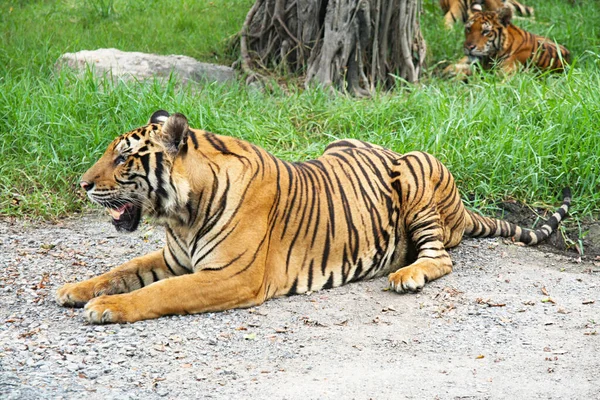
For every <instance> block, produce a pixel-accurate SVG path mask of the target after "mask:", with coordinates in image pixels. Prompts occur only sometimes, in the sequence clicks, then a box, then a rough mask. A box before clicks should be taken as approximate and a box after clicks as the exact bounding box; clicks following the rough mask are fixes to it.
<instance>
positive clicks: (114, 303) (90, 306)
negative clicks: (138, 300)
mask: <svg viewBox="0 0 600 400" xmlns="http://www.w3.org/2000/svg"><path fill="white" fill-rule="evenodd" d="M84 310H85V318H86V319H87V320H88V322H89V323H91V324H114V323H124V322H135V321H139V320H140V319H141V318H138V317H137V312H136V311H135V306H133V305H132V302H131V301H130V300H129V299H128V295H127V294H123V295H114V296H100V297H96V298H95V299H92V300H90V301H89V302H88V303H87V304H86V305H85V308H84Z"/></svg>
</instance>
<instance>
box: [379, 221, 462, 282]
mask: <svg viewBox="0 0 600 400" xmlns="http://www.w3.org/2000/svg"><path fill="white" fill-rule="evenodd" d="M408 235H409V239H410V240H412V242H413V243H414V245H415V247H416V250H417V253H418V255H417V260H416V261H415V262H414V263H412V264H410V265H408V266H406V267H403V268H400V269H399V270H397V271H396V272H393V273H391V274H390V275H389V276H388V279H389V285H390V288H391V289H392V290H394V291H396V292H398V293H404V292H416V291H419V290H421V289H422V288H423V287H424V286H425V284H426V283H427V282H430V281H432V280H434V279H437V278H440V277H442V276H444V275H447V274H449V273H450V272H452V260H451V259H450V255H449V254H448V252H447V251H446V249H445V246H444V242H443V237H444V232H443V229H442V226H441V224H440V218H439V215H438V214H437V213H436V212H435V210H429V211H427V212H426V213H425V215H421V216H420V217H419V218H415V221H414V222H413V223H411V224H409V226H408Z"/></svg>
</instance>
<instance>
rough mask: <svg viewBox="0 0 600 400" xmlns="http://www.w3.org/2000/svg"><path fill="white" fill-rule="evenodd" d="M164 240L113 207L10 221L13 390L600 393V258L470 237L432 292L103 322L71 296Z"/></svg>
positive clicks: (0, 368)
mask: <svg viewBox="0 0 600 400" xmlns="http://www.w3.org/2000/svg"><path fill="white" fill-rule="evenodd" d="M162 242H163V239H162V231H161V229H160V228H152V227H150V226H149V225H145V226H143V227H142V229H140V230H139V231H138V232H136V233H134V234H130V235H123V234H118V233H116V232H114V230H113V228H112V226H111V225H110V224H109V223H108V222H107V221H106V217H99V216H97V215H86V216H84V217H78V218H76V219H70V220H66V221H64V222H62V223H60V224H53V225H51V224H36V225H35V226H34V225H31V224H29V223H25V222H23V221H3V222H0V397H1V398H6V399H38V398H49V397H51V398H58V397H62V398H82V397H84V396H85V397H86V398H89V399H106V398H115V399H123V398H133V399H137V398H144V399H148V398H149V399H153V398H172V399H186V398H190V399H191V398H222V399H230V398H233V397H234V396H235V397H237V398H261V399H334V398H336V399H339V398H343V399H370V398H372V399H388V398H406V399H466V398H468V399H517V398H521V399H522V398H527V399H592V398H600V380H599V379H598V373H599V372H600V357H599V356H598V354H599V353H600V352H599V350H600V338H599V336H600V334H599V333H598V331H600V263H599V262H598V261H596V262H594V261H584V262H577V261H578V260H577V256H576V255H570V254H563V255H560V254H551V253H547V252H541V251H540V250H539V249H535V248H524V247H519V246H516V245H513V244H508V243H507V242H505V241H503V240H465V241H464V242H463V243H462V244H461V245H460V246H459V247H458V248H456V249H455V250H453V251H452V253H451V256H452V257H453V259H454V261H455V269H454V272H453V273H452V274H451V275H449V276H446V277H444V278H442V279H440V280H438V281H435V282H432V283H431V284H429V285H428V286H426V288H425V289H424V290H423V291H422V292H421V293H419V294H416V295H415V294H410V295H397V294H395V293H392V292H389V291H386V290H385V288H386V286H387V282H386V280H385V279H377V280H373V281H369V282H361V283H354V284H350V285H348V286H345V287H342V288H337V289H333V290H327V291H321V292H315V293H312V294H310V295H301V296H294V297H288V298H280V299H276V300H271V301H268V302H267V303H265V304H264V305H262V306H260V307H256V308H253V309H247V310H233V311H228V312H223V313H211V314H203V315H193V316H186V317H178V316H174V317H165V318H161V319H158V320H153V321H143V322H139V323H135V324H130V325H108V326H91V325H88V324H87V323H85V322H84V320H83V316H82V312H81V310H72V309H66V308H61V307H59V306H58V305H57V304H56V303H55V302H54V299H53V296H54V292H55V290H56V289H57V288H58V287H59V286H61V285H62V284H63V283H65V282H69V281H75V280H81V279H85V278H87V277H90V276H92V275H94V274H98V273H100V272H103V271H106V270H108V269H109V268H110V267H113V266H116V265H118V264H119V263H121V262H123V261H126V260H128V259H129V258H132V257H134V256H136V255H140V254H143V253H145V252H147V251H149V250H151V249H156V248H158V247H160V246H161V244H162Z"/></svg>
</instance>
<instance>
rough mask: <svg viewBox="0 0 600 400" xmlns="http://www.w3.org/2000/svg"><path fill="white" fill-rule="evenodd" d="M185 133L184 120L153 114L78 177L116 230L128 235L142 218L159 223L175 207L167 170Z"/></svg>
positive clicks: (175, 195) (183, 143)
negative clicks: (154, 218) (149, 217)
mask: <svg viewBox="0 0 600 400" xmlns="http://www.w3.org/2000/svg"><path fill="white" fill-rule="evenodd" d="M188 131H189V126H188V122H187V119H186V118H185V116H183V115H181V114H173V115H172V116H170V115H169V113H167V112H166V111H163V110H160V111H157V112H155V113H154V114H153V115H152V117H151V118H150V121H149V122H148V124H147V125H145V126H143V127H141V128H137V129H134V130H132V131H130V132H127V133H125V134H123V135H121V136H119V137H118V138H116V139H115V140H113V141H112V143H110V145H109V146H108V148H107V149H106V151H105V152H104V154H103V155H102V157H101V158H100V159H99V160H98V161H97V162H96V163H95V164H94V165H93V166H92V167H91V168H90V169H89V170H88V171H87V172H86V173H85V174H83V176H82V177H81V182H80V186H81V187H82V188H83V189H84V190H85V191H86V192H87V195H88V197H89V198H90V200H92V201H93V202H94V203H97V204H99V205H101V206H103V207H106V208H107V209H108V210H109V211H110V214H111V216H112V218H113V220H112V222H113V224H114V226H115V227H116V229H117V230H119V231H121V230H124V231H128V232H133V231H134V230H136V229H137V227H138V225H139V223H140V219H141V217H142V215H148V216H153V217H159V218H160V217H162V216H165V215H166V214H168V213H169V212H172V211H173V210H174V209H175V208H176V206H177V205H178V203H179V202H178V200H180V194H179V193H178V189H177V187H178V185H177V183H176V182H174V179H173V177H172V174H171V169H172V166H173V161H174V159H175V157H176V156H177V154H178V153H180V152H181V151H184V149H183V147H186V146H187V145H186V138H187V134H188Z"/></svg>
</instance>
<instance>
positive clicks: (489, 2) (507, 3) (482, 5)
mask: <svg viewBox="0 0 600 400" xmlns="http://www.w3.org/2000/svg"><path fill="white" fill-rule="evenodd" d="M440 6H441V7H442V11H443V12H444V21H445V24H446V28H452V25H454V23H455V22H456V21H462V22H463V23H464V22H467V20H468V19H469V17H471V15H473V13H474V12H476V11H496V10H499V9H501V8H503V7H510V8H511V9H512V10H514V11H516V12H517V13H518V14H520V15H523V16H527V17H530V16H533V8H532V7H528V6H526V5H523V4H521V3H519V2H518V1H516V0H440Z"/></svg>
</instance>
